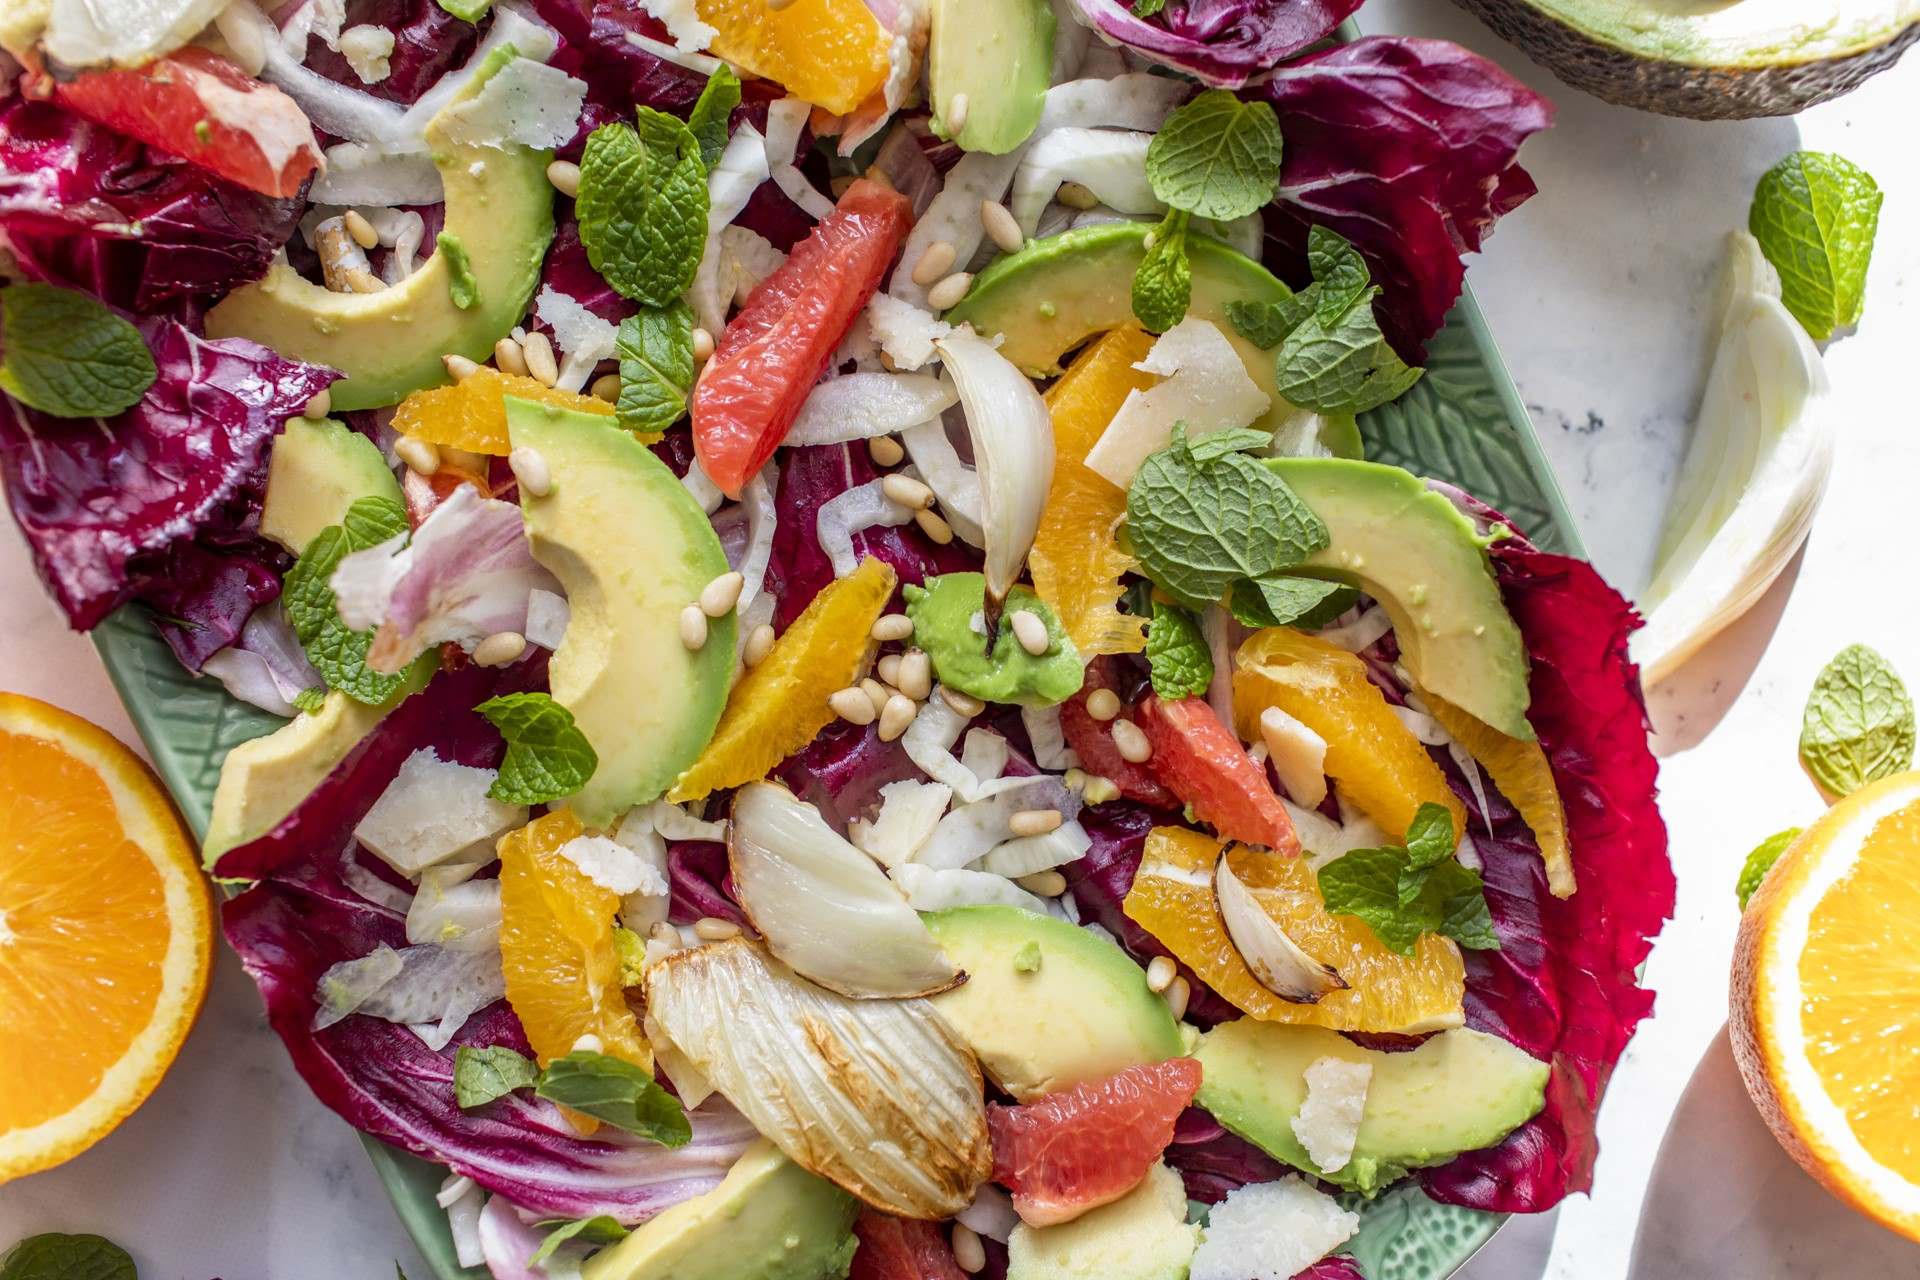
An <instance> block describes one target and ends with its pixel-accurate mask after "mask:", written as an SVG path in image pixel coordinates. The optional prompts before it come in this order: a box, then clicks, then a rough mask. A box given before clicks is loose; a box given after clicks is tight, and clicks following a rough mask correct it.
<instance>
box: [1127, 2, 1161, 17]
mask: <svg viewBox="0 0 1920 1280" xmlns="http://www.w3.org/2000/svg"><path fill="white" fill-rule="evenodd" d="M1166 7H1167V0H1133V16H1134V17H1136V18H1151V17H1152V16H1153V15H1154V14H1156V13H1158V12H1160V11H1161V10H1162V9H1164V8H1166Z"/></svg>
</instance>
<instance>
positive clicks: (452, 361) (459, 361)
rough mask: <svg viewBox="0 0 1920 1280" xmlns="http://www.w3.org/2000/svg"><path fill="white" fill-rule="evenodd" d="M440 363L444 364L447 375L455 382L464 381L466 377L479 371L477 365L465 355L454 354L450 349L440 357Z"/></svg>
mask: <svg viewBox="0 0 1920 1280" xmlns="http://www.w3.org/2000/svg"><path fill="white" fill-rule="evenodd" d="M440 363H441V364H443V365H445V366H446V369H447V376H448V377H449V378H452V379H453V380H454V381H455V382H465V381H466V380H467V379H468V378H471V377H472V376H473V375H474V374H476V373H478V372H480V366H479V365H477V364H475V363H474V362H473V361H471V360H469V359H467V358H466V357H465V356H457V355H454V354H453V353H452V352H451V351H449V352H448V353H447V354H446V355H444V356H441V357H440Z"/></svg>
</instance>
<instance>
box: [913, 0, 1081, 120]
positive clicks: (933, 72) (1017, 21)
mask: <svg viewBox="0 0 1920 1280" xmlns="http://www.w3.org/2000/svg"><path fill="white" fill-rule="evenodd" d="M1052 72H1053V7H1052V6H1051V5H1049V4H1048V3H1047V0H933V13H932V30H931V33H930V34H929V36H928V38H927V84H928V91H929V93H930V95H931V97H932V98H933V101H932V103H931V104H930V105H931V106H932V107H933V131H934V133H935V134H937V135H939V136H940V137H942V138H946V139H947V140H949V141H951V142H957V143H959V144H960V146H961V148H962V149H963V150H966V151H989V152H992V153H993V154H994V155H1005V154H1006V153H1007V152H1009V151H1011V150H1013V149H1014V148H1015V147H1017V146H1019V145H1020V144H1021V143H1023V142H1025V141H1026V140H1027V139H1028V138H1029V137H1030V136H1032V134H1033V130H1034V127H1035V126H1037V125H1038V124H1039V123H1040V108H1041V107H1042V105H1044V103H1045V99H1046V95H1047V84H1048V81H1049V79H1050V78H1051V76H1052ZM961 96H964V97H965V100H966V107H965V111H964V114H963V115H962V116H961V119H960V128H959V130H958V131H957V132H956V131H955V130H954V128H953V111H952V108H953V106H954V104H955V99H956V98H959V97H961Z"/></svg>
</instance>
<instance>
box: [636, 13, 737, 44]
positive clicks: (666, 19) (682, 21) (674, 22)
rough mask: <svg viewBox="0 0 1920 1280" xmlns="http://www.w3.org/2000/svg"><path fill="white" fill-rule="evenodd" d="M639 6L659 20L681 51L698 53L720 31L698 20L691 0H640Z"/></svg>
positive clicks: (711, 41) (698, 14)
mask: <svg viewBox="0 0 1920 1280" xmlns="http://www.w3.org/2000/svg"><path fill="white" fill-rule="evenodd" d="M640 8H641V9H642V10H643V11H645V12H647V13H650V14H652V15H653V16H654V17H656V18H658V19H659V20H660V25H661V26H663V27H665V28H666V29H667V34H668V35H670V36H672V37H673V47H674V48H676V49H678V50H679V51H680V52H682V53H699V52H700V51H701V50H702V49H704V48H706V47H707V46H708V45H710V44H712V43H713V38H714V37H715V36H717V35H719V34H720V33H719V32H718V31H717V30H715V29H714V28H713V27H711V26H709V25H708V24H707V23H704V22H702V21H701V20H700V11H699V10H698V9H697V8H695V7H694V3H693V0H640Z"/></svg>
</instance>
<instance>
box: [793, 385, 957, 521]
mask: <svg viewBox="0 0 1920 1280" xmlns="http://www.w3.org/2000/svg"><path fill="white" fill-rule="evenodd" d="M959 402H960V394H959V392H957V391H956V390H954V388H953V384H952V383H950V382H946V381H943V380H942V379H940V378H936V377H934V376H933V375H932V374H928V373H849V374H845V375H843V376H841V377H838V378H829V379H827V381H825V382H823V383H821V384H820V385H819V386H817V387H815V388H814V389H813V391H812V392H811V393H809V394H808V396H807V399H806V403H805V404H803V405H801V406H800V413H799V415H798V416H797V417H796V418H794V420H793V426H792V427H791V428H790V429H789V430H788V431H787V438H786V443H787V444H788V445H796V446H797V445H813V444H844V443H846V442H848V441H850V440H867V439H871V438H872V437H874V436H884V435H892V434H893V433H894V432H897V431H905V430H906V429H907V428H909V427H912V426H913V425H915V424H916V423H920V422H925V421H926V420H927V419H929V418H936V419H937V418H938V417H939V415H940V414H941V413H942V412H944V411H945V410H947V409H948V408H951V407H952V406H953V405H955V404H958V403H959ZM935 492H936V493H937V492H938V490H936V491H935Z"/></svg>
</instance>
